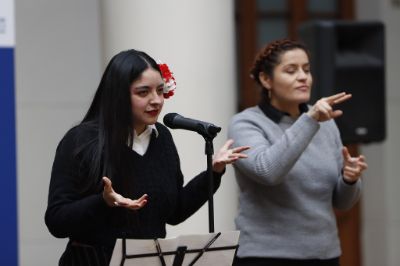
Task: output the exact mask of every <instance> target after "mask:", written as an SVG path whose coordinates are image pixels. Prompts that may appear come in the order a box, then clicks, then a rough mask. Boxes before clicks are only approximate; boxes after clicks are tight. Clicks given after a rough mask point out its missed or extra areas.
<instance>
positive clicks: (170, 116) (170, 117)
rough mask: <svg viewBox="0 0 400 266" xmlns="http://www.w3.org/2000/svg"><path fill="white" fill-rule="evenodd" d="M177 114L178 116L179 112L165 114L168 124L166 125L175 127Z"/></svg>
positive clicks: (165, 120)
mask: <svg viewBox="0 0 400 266" xmlns="http://www.w3.org/2000/svg"><path fill="white" fill-rule="evenodd" d="M176 116H178V114H177V113H169V114H166V115H165V116H164V118H163V122H164V125H166V126H167V127H169V128H174V118H175V117H176Z"/></svg>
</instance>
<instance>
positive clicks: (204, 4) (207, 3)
mask: <svg viewBox="0 0 400 266" xmlns="http://www.w3.org/2000/svg"><path fill="white" fill-rule="evenodd" d="M101 8H102V9H101V12H102V22H103V33H104V34H103V45H104V55H105V63H106V62H108V60H109V59H110V58H111V57H112V56H113V55H114V54H116V53H117V52H119V51H121V50H125V49H130V48H134V49H139V50H143V51H145V52H147V53H148V54H149V55H151V56H152V57H154V58H155V59H160V60H161V61H163V62H165V63H167V64H168V65H169V66H170V68H171V70H172V71H173V72H174V73H175V77H176V79H177V86H178V88H177V90H176V94H175V96H173V97H172V98H170V99H168V100H166V103H165V107H164V111H163V113H162V114H161V116H160V121H161V120H162V117H163V116H164V114H166V113H168V112H177V113H179V114H181V115H184V116H187V117H191V118H195V119H200V120H205V121H209V122H212V123H214V124H216V125H219V126H221V127H222V128H223V129H222V131H221V132H220V134H219V135H218V136H217V137H216V139H215V140H214V149H215V150H218V149H219V147H221V145H222V144H223V143H224V142H225V140H226V135H227V131H226V130H227V126H228V123H229V120H230V118H231V116H232V115H233V114H234V112H235V111H236V109H235V106H236V91H237V88H236V76H235V73H236V69H235V67H236V62H235V51H234V47H235V38H234V6H233V1H231V0H219V1H214V0H191V1H187V0H171V1H155V0H147V1H131V0H119V1H108V0H104V1H102V5H101ZM172 133H173V136H174V139H175V142H176V145H177V148H178V151H179V154H180V159H181V164H182V171H183V173H184V175H185V181H186V182H187V181H188V180H189V179H190V178H192V177H193V176H194V175H196V174H197V173H199V172H200V171H202V170H205V169H206V155H205V154H204V140H203V138H202V137H201V136H200V135H198V134H196V133H193V132H189V131H183V130H174V131H173V132H172ZM235 182H236V181H235V178H234V175H233V170H232V167H231V166H229V167H228V169H227V172H226V173H225V175H224V177H223V181H222V184H221V187H220V189H219V191H218V192H217V193H216V195H215V196H214V210H215V212H214V213H215V231H224V230H232V229H234V221H233V220H234V216H235V214H236V199H237V191H236V190H237V189H236V183H235ZM206 232H208V207H207V204H206V205H204V206H203V208H202V209H201V210H200V211H199V212H197V213H196V214H195V215H194V216H192V217H191V218H189V219H188V220H187V221H185V222H184V223H182V224H181V225H178V226H175V227H168V236H174V235H177V234H185V233H206Z"/></svg>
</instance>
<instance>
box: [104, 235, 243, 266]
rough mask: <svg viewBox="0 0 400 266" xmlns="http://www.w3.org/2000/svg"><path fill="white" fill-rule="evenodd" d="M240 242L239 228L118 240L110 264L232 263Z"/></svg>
mask: <svg viewBox="0 0 400 266" xmlns="http://www.w3.org/2000/svg"><path fill="white" fill-rule="evenodd" d="M238 241H239V231H229V232H222V233H221V232H220V233H208V234H196V235H182V236H179V237H174V238H166V239H117V242H116V244H115V247H114V252H113V255H112V258H111V262H110V265H112V266H130V265H141V266H154V265H160V266H192V265H195V266H210V265H219V266H224V265H232V262H233V258H234V256H235V254H236V250H237V248H238Z"/></svg>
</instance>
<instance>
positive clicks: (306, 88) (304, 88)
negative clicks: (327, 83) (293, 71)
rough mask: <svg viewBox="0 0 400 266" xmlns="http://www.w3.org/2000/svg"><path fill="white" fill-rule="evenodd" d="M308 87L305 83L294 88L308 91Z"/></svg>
mask: <svg viewBox="0 0 400 266" xmlns="http://www.w3.org/2000/svg"><path fill="white" fill-rule="evenodd" d="M308 89H309V87H308V86H307V85H304V86H299V87H296V90H300V91H308Z"/></svg>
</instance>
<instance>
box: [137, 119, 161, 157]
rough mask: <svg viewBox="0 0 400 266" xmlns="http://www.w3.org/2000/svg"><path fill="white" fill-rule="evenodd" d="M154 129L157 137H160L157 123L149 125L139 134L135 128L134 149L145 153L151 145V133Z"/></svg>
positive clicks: (141, 153)
mask: <svg viewBox="0 0 400 266" xmlns="http://www.w3.org/2000/svg"><path fill="white" fill-rule="evenodd" d="M153 130H154V132H155V134H156V137H158V130H157V128H156V126H155V125H149V126H147V127H146V129H145V130H144V131H143V132H142V133H141V134H140V135H137V133H136V130H134V132H133V134H134V136H133V144H132V150H134V151H135V152H137V153H138V154H140V155H143V154H145V153H146V151H147V148H148V147H149V144H150V139H151V134H152V132H153Z"/></svg>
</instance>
